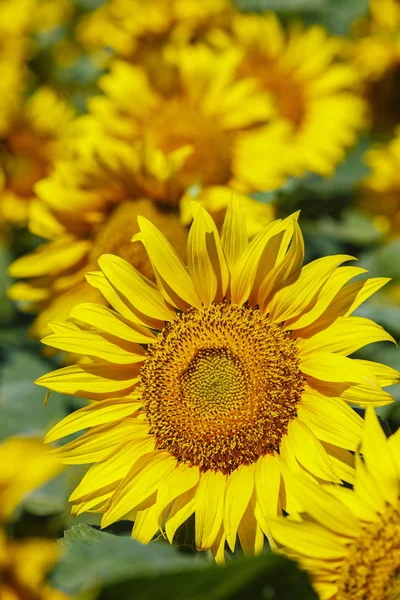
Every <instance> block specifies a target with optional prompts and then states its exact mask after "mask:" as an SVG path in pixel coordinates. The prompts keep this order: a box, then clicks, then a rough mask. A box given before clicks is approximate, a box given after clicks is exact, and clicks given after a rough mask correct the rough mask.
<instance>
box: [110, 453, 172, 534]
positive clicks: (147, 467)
mask: <svg viewBox="0 0 400 600" xmlns="http://www.w3.org/2000/svg"><path fill="white" fill-rule="evenodd" d="M175 467H176V459H175V458H173V457H172V456H171V455H170V454H169V453H168V452H162V451H159V450H156V451H154V452H151V453H149V454H146V455H145V456H143V457H141V458H140V459H139V460H138V461H137V462H136V463H135V465H134V466H133V468H132V469H131V471H130V472H129V473H128V474H127V476H126V477H125V479H124V480H123V481H122V482H121V484H120V485H119V487H118V489H117V491H116V492H115V494H114V496H113V497H112V501H111V505H110V508H109V510H107V512H105V513H104V516H103V519H102V522H101V526H102V527H107V526H108V525H111V523H115V521H118V520H119V519H121V518H122V517H123V516H124V515H126V514H127V513H128V512H129V511H131V510H133V509H134V508H135V507H136V506H138V505H139V504H140V503H141V502H143V500H146V499H147V498H148V497H149V496H151V494H152V493H153V492H155V491H156V490H157V488H158V486H159V484H160V483H161V482H162V480H163V479H165V477H166V476H167V475H168V474H169V473H171V471H173V469H174V468H175Z"/></svg>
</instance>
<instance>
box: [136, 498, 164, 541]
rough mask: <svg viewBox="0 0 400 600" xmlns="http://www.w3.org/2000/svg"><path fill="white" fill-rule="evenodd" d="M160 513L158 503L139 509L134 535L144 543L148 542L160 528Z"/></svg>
mask: <svg viewBox="0 0 400 600" xmlns="http://www.w3.org/2000/svg"><path fill="white" fill-rule="evenodd" d="M159 514H160V510H159V508H158V506H157V503H154V504H153V505H152V506H149V507H148V508H145V509H144V510H139V511H138V513H137V514H136V517H135V523H134V525H133V529H132V537H133V538H134V539H135V540H137V541H138V542H140V543H142V544H148V543H149V542H150V541H151V539H152V538H153V537H154V536H155V534H156V533H157V531H158V530H159V529H160V526H159V523H158V521H159Z"/></svg>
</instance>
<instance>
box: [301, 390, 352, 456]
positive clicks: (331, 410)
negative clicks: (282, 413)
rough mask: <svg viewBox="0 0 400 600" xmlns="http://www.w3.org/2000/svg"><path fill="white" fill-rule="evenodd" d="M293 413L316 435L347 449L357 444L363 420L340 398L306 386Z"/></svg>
mask: <svg viewBox="0 0 400 600" xmlns="http://www.w3.org/2000/svg"><path fill="white" fill-rule="evenodd" d="M297 414H298V417H299V419H300V420H301V421H303V423H305V424H306V425H307V426H308V427H309V429H311V431H312V432H313V433H314V435H316V437H317V438H318V439H320V440H322V441H324V442H329V443H330V444H335V445H336V446H339V447H340V448H346V449H347V450H353V451H355V450H357V449H358V448H359V445H360V440H361V435H362V431H363V426H364V421H363V419H362V418H361V417H360V416H359V415H358V414H357V413H356V412H355V411H354V410H352V409H351V408H350V407H349V406H347V404H345V403H344V402H342V401H341V400H338V399H336V398H329V397H328V396H322V395H320V394H319V393H318V392H316V391H314V390H306V391H305V392H304V393H303V397H302V399H301V403H300V405H299V407H298V409H297Z"/></svg>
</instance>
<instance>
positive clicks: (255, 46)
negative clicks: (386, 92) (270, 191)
mask: <svg viewBox="0 0 400 600" xmlns="http://www.w3.org/2000/svg"><path fill="white" fill-rule="evenodd" d="M232 26H233V32H234V37H235V38H236V40H237V42H238V43H239V44H240V46H241V47H242V48H243V49H244V59H243V61H242V63H241V66H240V73H241V74H242V75H245V76H247V77H254V78H255V79H256V80H257V82H258V85H259V87H260V88H261V89H263V90H265V91H267V92H269V93H270V94H271V96H272V98H273V102H274V106H275V109H276V112H277V115H278V116H279V117H280V118H281V119H282V120H283V121H284V122H285V123H287V124H288V125H290V127H291V136H290V142H291V144H293V146H294V148H295V152H296V156H297V163H296V164H297V168H298V172H300V173H301V172H303V171H304V170H306V171H311V172H313V173H318V174H319V175H323V176H328V175H331V174H332V172H333V171H334V169H335V167H336V166H337V164H338V163H339V162H340V161H341V160H342V159H343V157H344V155H345V151H346V148H348V147H349V146H351V145H352V144H354V142H355V141H356V139H357V135H358V132H359V131H360V129H361V128H362V127H363V125H364V124H365V120H366V107H365V103H364V101H363V100H362V98H361V97H360V96H359V95H357V94H356V93H354V91H352V90H353V88H354V87H355V84H356V83H357V81H358V74H357V71H356V69H354V68H353V67H352V66H351V65H350V63H349V62H347V63H346V62H343V61H339V54H340V51H341V49H342V46H343V44H344V42H343V41H342V40H341V39H340V38H336V37H331V36H329V35H328V34H327V32H326V31H325V30H324V29H323V27H321V26H313V27H309V28H303V27H302V26H301V25H300V24H298V23H296V24H292V25H291V26H289V28H288V30H287V31H286V30H285V28H284V27H283V26H282V25H281V24H280V22H279V20H278V18H277V16H276V15H275V14H273V13H268V14H266V15H263V16H260V15H237V16H235V18H234V19H233V25H232ZM254 138H255V139H254V140H253V141H251V142H249V143H253V145H255V141H256V140H257V141H258V144H259V151H261V149H262V147H263V144H264V139H263V135H262V134H261V135H260V134H259V133H258V132H257V133H255V134H254Z"/></svg>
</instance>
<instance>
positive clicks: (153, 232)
mask: <svg viewBox="0 0 400 600" xmlns="http://www.w3.org/2000/svg"><path fill="white" fill-rule="evenodd" d="M138 223H139V227H140V232H141V233H140V236H135V238H134V239H135V240H136V239H140V240H141V241H143V244H144V246H145V248H146V251H147V254H148V255H149V258H150V261H151V263H152V266H153V269H154V274H155V276H156V278H157V282H158V285H159V288H160V290H161V292H162V294H163V296H164V298H165V299H166V300H167V301H168V302H169V303H170V304H172V305H173V306H176V307H177V308H185V303H187V304H189V305H191V306H195V307H196V308H200V307H201V302H200V298H199V297H198V295H197V292H196V290H195V288H194V285H193V282H192V280H191V278H190V275H189V274H188V272H187V270H186V267H185V265H184V264H183V262H182V260H181V259H180V258H179V256H178V254H177V253H176V252H175V250H174V249H173V248H172V246H171V244H170V243H169V242H168V240H167V239H166V237H165V236H164V235H163V234H162V233H161V231H159V230H158V229H157V228H156V227H154V225H153V224H152V223H150V221H148V220H147V219H145V218H144V217H138ZM182 301H183V303H182Z"/></svg>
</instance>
